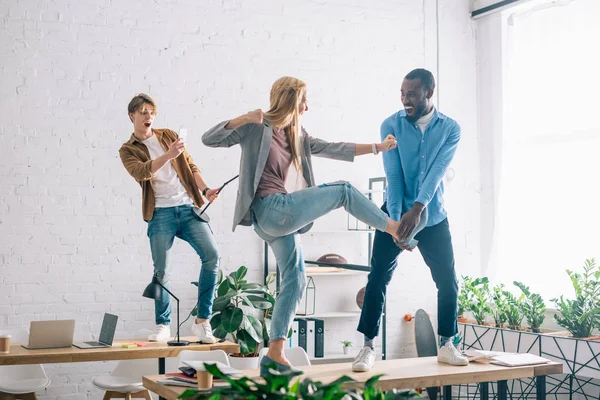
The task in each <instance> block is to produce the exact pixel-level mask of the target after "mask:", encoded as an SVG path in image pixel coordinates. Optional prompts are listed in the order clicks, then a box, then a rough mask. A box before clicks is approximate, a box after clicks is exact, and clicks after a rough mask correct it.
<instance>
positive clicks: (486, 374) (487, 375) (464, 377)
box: [143, 357, 563, 400]
mask: <svg viewBox="0 0 600 400" xmlns="http://www.w3.org/2000/svg"><path fill="white" fill-rule="evenodd" d="M300 368H301V369H303V370H304V375H302V376H301V378H311V379H313V380H315V381H321V382H323V383H329V382H333V381H334V380H336V379H337V378H339V377H341V376H342V375H347V376H349V377H351V378H353V379H354V380H356V381H358V382H359V384H358V386H360V384H364V383H365V382H366V381H367V380H368V379H369V378H370V377H372V376H373V375H379V374H384V376H382V377H381V378H380V379H379V382H378V384H377V387H378V388H379V389H381V390H390V389H414V388H424V387H432V386H447V385H458V384H466V383H478V382H494V381H499V380H509V379H519V378H530V377H535V376H541V375H552V374H560V373H562V369H563V366H562V364H561V363H556V362H550V363H547V364H542V365H532V366H525V367H502V366H499V365H494V364H482V363H471V364H469V365H467V366H464V367H457V366H452V365H448V364H441V363H438V361H437V357H422V358H401V359H397V360H385V361H377V362H376V363H375V366H374V367H373V368H372V369H371V370H370V371H369V372H352V364H351V363H343V364H321V365H311V366H305V367H300ZM242 373H243V374H244V375H246V376H248V377H251V378H256V377H258V375H259V372H258V370H247V371H243V372H242ZM161 379H164V376H162V375H153V376H144V378H143V382H144V387H145V388H146V389H149V390H151V391H152V392H154V393H156V394H158V395H159V396H162V397H164V398H165V399H168V400H170V399H177V397H178V396H179V395H180V394H181V393H183V392H184V391H185V390H186V389H187V388H184V387H178V386H166V385H161V384H159V383H157V381H158V380H161Z"/></svg>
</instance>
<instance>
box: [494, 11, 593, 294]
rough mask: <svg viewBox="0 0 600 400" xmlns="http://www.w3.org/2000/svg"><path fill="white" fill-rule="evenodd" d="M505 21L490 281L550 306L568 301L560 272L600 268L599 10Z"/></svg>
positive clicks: (518, 14) (516, 14) (527, 14)
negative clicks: (529, 292)
mask: <svg viewBox="0 0 600 400" xmlns="http://www.w3.org/2000/svg"><path fill="white" fill-rule="evenodd" d="M507 13H508V14H509V17H508V19H505V21H506V23H507V26H506V40H507V41H506V46H505V51H506V54H505V55H504V60H505V62H504V65H505V67H504V71H503V75H504V76H503V77H504V83H505V94H504V96H503V113H504V116H503V121H504V124H503V127H504V128H503V130H502V162H501V165H500V166H499V169H500V173H499V174H498V176H499V177H500V178H499V191H498V206H497V208H496V216H495V217H496V228H497V231H496V235H495V240H496V246H497V248H496V260H495V261H496V268H495V271H496V272H495V275H496V276H494V277H490V278H491V279H493V281H495V282H504V283H507V284H509V286H512V281H514V280H518V281H521V282H523V283H525V284H526V285H529V286H530V287H531V288H532V289H533V290H534V291H535V292H538V293H541V294H542V296H543V297H544V299H545V300H546V303H547V305H550V303H549V300H550V299H551V298H553V297H557V296H559V295H561V294H564V295H566V296H572V295H573V290H572V289H571V284H570V281H569V278H568V276H567V275H566V273H565V270H566V269H574V270H580V269H581V266H582V265H583V262H584V260H585V259H586V258H592V257H596V259H600V112H599V109H600V101H599V100H598V99H599V98H600V54H599V51H598V43H600V24H599V23H598V22H599V17H600V2H599V1H598V0H576V1H571V2H565V1H563V2H559V3H546V4H542V5H536V6H535V7H531V6H530V8H528V9H526V10H524V11H523V10H518V11H515V10H511V11H509V12H507ZM598 261H600V260H598Z"/></svg>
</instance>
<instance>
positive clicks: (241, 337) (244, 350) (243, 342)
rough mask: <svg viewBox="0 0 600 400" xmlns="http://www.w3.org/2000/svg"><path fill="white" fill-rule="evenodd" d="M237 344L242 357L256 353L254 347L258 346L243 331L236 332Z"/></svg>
mask: <svg viewBox="0 0 600 400" xmlns="http://www.w3.org/2000/svg"><path fill="white" fill-rule="evenodd" d="M237 343H238V344H239V345H240V353H241V354H243V355H248V354H252V353H254V352H256V347H257V345H258V342H257V341H256V340H254V339H253V338H252V336H250V334H249V333H248V332H247V331H246V330H244V329H241V330H239V331H238V334H237Z"/></svg>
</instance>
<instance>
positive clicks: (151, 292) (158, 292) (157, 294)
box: [142, 278, 162, 300]
mask: <svg viewBox="0 0 600 400" xmlns="http://www.w3.org/2000/svg"><path fill="white" fill-rule="evenodd" d="M142 296H144V297H147V298H149V299H154V300H160V299H162V288H161V287H160V285H159V284H158V282H157V280H156V278H152V282H150V283H149V284H148V286H146V289H144V293H143V294H142Z"/></svg>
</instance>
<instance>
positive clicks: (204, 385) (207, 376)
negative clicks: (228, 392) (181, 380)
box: [196, 371, 213, 390]
mask: <svg viewBox="0 0 600 400" xmlns="http://www.w3.org/2000/svg"><path fill="white" fill-rule="evenodd" d="M196 375H197V376H198V389H202V390H208V389H212V384H213V376H212V374H211V373H210V372H208V371H197V372H196Z"/></svg>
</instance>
